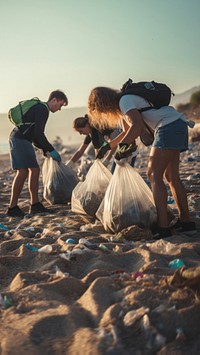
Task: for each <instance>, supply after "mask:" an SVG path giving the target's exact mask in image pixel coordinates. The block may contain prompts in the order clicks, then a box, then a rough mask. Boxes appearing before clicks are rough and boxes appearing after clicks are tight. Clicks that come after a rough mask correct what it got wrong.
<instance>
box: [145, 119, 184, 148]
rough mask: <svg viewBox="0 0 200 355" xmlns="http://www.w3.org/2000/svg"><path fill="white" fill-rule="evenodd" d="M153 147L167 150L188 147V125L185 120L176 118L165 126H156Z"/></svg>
mask: <svg viewBox="0 0 200 355" xmlns="http://www.w3.org/2000/svg"><path fill="white" fill-rule="evenodd" d="M152 146H153V147H156V148H161V149H169V150H180V151H181V152H184V151H185V150H187V149H188V126H187V124H186V122H184V121H183V120H181V119H178V120H176V121H174V122H172V123H170V124H168V125H166V126H163V127H160V128H158V130H157V131H156V132H155V138H154V142H153V144H152Z"/></svg>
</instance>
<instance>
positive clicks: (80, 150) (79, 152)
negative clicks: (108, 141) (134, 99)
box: [70, 143, 88, 163]
mask: <svg viewBox="0 0 200 355" xmlns="http://www.w3.org/2000/svg"><path fill="white" fill-rule="evenodd" d="M87 147H88V144H85V143H83V144H82V145H81V146H80V147H79V148H78V149H77V151H76V152H75V153H74V155H73V156H72V157H71V159H70V161H72V162H73V163H75V162H76V161H77V160H79V159H80V157H82V155H83V153H84V152H85V150H86V148H87Z"/></svg>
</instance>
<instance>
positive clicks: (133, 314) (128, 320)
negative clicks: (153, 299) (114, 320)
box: [123, 307, 149, 327]
mask: <svg viewBox="0 0 200 355" xmlns="http://www.w3.org/2000/svg"><path fill="white" fill-rule="evenodd" d="M146 313H149V308H148V307H141V308H138V309H135V310H132V311H129V312H127V313H126V315H125V316H124V319H123V323H124V325H125V326H126V327H130V326H132V325H133V324H134V323H135V322H136V321H137V320H138V319H140V318H142V317H143V316H144V315H145V314H146Z"/></svg>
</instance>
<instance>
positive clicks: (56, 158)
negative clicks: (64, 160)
mask: <svg viewBox="0 0 200 355" xmlns="http://www.w3.org/2000/svg"><path fill="white" fill-rule="evenodd" d="M50 156H51V157H52V158H53V160H56V161H58V162H60V161H61V156H60V154H59V153H58V152H57V150H55V149H54V150H52V152H50Z"/></svg>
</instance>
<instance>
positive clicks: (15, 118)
mask: <svg viewBox="0 0 200 355" xmlns="http://www.w3.org/2000/svg"><path fill="white" fill-rule="evenodd" d="M39 103H42V104H44V105H45V106H46V107H47V108H48V105H47V104H46V103H45V102H42V101H40V99H38V97H33V98H32V99H29V100H25V101H20V102H19V103H18V105H17V106H15V107H12V108H11V109H10V110H9V112H8V117H9V120H10V122H11V123H12V124H14V125H15V126H17V127H20V126H22V125H27V124H28V125H33V124H34V122H23V118H24V115H25V114H26V113H27V112H28V111H29V110H30V108H31V107H33V106H35V105H37V104H39ZM48 109H49V108H48Z"/></svg>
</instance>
